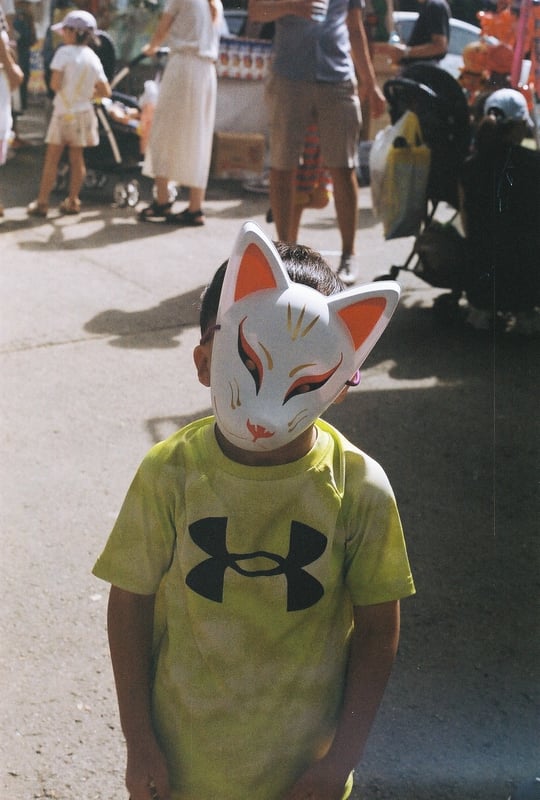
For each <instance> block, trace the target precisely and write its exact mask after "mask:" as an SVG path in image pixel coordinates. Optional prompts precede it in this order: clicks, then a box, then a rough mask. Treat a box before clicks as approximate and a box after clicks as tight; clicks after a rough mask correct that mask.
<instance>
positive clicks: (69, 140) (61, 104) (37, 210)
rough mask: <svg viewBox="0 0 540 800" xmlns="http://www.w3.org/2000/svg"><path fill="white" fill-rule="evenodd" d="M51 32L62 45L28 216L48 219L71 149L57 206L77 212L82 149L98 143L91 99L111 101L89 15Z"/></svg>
mask: <svg viewBox="0 0 540 800" xmlns="http://www.w3.org/2000/svg"><path fill="white" fill-rule="evenodd" d="M52 29H53V30H59V31H60V32H61V34H62V38H63V40H64V46H62V47H59V48H58V50H57V51H56V53H55V54H54V57H53V60H52V61H51V88H52V90H53V91H54V92H55V97H54V102H53V114H52V117H51V122H50V124H49V129H48V131H47V136H46V137H45V142H46V143H47V151H46V153H45V163H44V165H43V172H42V175H41V184H40V188H39V194H38V197H37V200H34V201H33V202H32V203H30V205H29V206H28V208H27V213H28V214H29V215H30V216H32V217H46V216H47V213H48V210H49V195H50V193H51V191H52V189H53V187H54V184H55V181H56V174H57V170H58V164H59V162H60V158H61V156H62V153H63V152H64V149H65V148H66V147H68V148H69V166H70V173H69V196H68V197H66V199H65V200H63V201H62V202H61V203H60V211H61V212H62V213H64V214H78V213H79V211H80V209H81V202H80V200H79V192H80V190H81V187H82V185H83V182H84V178H85V175H86V167H85V163H84V153H83V148H84V147H95V146H96V145H97V144H98V142H99V134H98V124H97V118H96V115H95V113H94V109H93V107H92V100H93V99H94V98H95V97H110V96H111V87H110V85H109V82H108V80H107V78H106V76H105V72H104V70H103V66H102V64H101V61H100V60H99V58H98V57H97V55H96V54H95V53H94V52H93V50H91V49H90V47H88V42H90V41H91V39H92V38H93V37H94V35H95V33H96V30H97V25H96V20H95V19H94V17H93V16H92V14H90V13H88V11H78V10H77V11H70V12H69V14H68V15H67V16H66V17H64V19H63V20H62V22H59V23H57V24H56V25H53V26H52Z"/></svg>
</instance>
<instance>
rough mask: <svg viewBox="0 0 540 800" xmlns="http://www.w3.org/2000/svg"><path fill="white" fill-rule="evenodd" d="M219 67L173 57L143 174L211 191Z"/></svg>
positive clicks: (182, 55)
mask: <svg viewBox="0 0 540 800" xmlns="http://www.w3.org/2000/svg"><path fill="white" fill-rule="evenodd" d="M216 95H217V75H216V67H215V64H214V62H213V61H210V60H209V59H204V58H199V57H198V56H196V55H194V54H192V53H172V54H171V55H170V56H169V59H168V61H167V66H166V68H165V72H164V74H163V79H162V81H161V84H160V87H159V97H158V102H157V106H156V110H155V113H154V119H153V122H152V130H151V132H150V140H149V143H148V148H147V151H146V157H145V160H144V167H143V173H144V174H145V175H149V176H150V177H155V176H156V175H158V176H160V177H164V178H167V179H168V180H170V181H173V182H174V183H176V184H178V185H179V186H189V187H194V188H198V189H205V188H206V184H207V182H208V173H209V171H210V159H211V156H212V138H213V135H214V123H215V119H216Z"/></svg>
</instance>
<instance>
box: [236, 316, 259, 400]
mask: <svg viewBox="0 0 540 800" xmlns="http://www.w3.org/2000/svg"><path fill="white" fill-rule="evenodd" d="M245 321H246V317H244V319H243V320H242V322H241V323H240V325H239V326H238V355H239V356H240V360H241V361H242V364H243V365H244V366H245V368H246V369H247V371H248V372H249V374H250V375H251V377H252V378H253V381H254V383H255V391H256V393H257V394H259V391H260V388H261V383H262V379H263V373H264V369H263V365H262V361H261V359H260V358H259V356H258V355H257V353H256V352H255V350H254V349H253V348H252V347H251V345H250V344H249V342H248V340H247V339H246V337H245V334H244V322H245Z"/></svg>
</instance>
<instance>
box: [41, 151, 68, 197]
mask: <svg viewBox="0 0 540 800" xmlns="http://www.w3.org/2000/svg"><path fill="white" fill-rule="evenodd" d="M63 152H64V145H63V144H48V145H47V150H46V151H45V162H44V164H43V172H42V173H41V183H40V185H39V195H38V199H37V202H38V204H39V205H40V206H43V207H47V206H48V205H49V195H50V194H51V192H52V190H53V187H54V184H55V183H56V175H57V172H58V164H59V162H60V158H61V156H62V153H63Z"/></svg>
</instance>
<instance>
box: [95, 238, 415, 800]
mask: <svg viewBox="0 0 540 800" xmlns="http://www.w3.org/2000/svg"><path fill="white" fill-rule="evenodd" d="M276 247H277V249H276ZM276 247H274V245H272V243H271V242H269V241H268V239H266V237H265V236H264V234H263V233H262V231H260V230H259V229H258V228H257V226H256V225H255V224H254V223H246V224H245V225H244V226H243V229H242V231H241V233H240V235H239V237H238V239H237V242H236V245H235V248H234V250H233V254H232V256H231V258H230V260H229V262H228V264H227V263H226V264H224V265H222V266H221V267H220V269H219V270H218V271H217V272H216V274H215V276H214V279H213V280H212V283H211V284H210V286H209V287H208V289H207V290H206V292H205V294H204V296H203V300H202V307H201V314H200V323H201V333H202V338H201V341H200V344H199V345H198V346H197V347H196V348H195V350H194V361H195V365H196V369H197V374H198V378H199V381H200V382H201V383H202V384H203V385H204V386H208V387H209V388H210V390H211V395H212V404H213V407H214V412H215V413H214V416H213V417H208V418H206V419H201V420H198V421H196V422H193V423H191V424H190V425H187V426H186V427H185V428H183V429H181V430H180V431H178V432H177V433H176V434H173V435H172V436H171V437H170V438H169V439H167V440H166V441H165V442H161V443H160V444H158V445H156V446H155V447H154V448H152V450H151V451H150V453H149V454H148V455H147V457H146V458H145V459H144V461H143V463H142V465H141V467H140V468H139V471H138V472H137V475H136V477H135V479H134V481H133V483H132V485H131V488H130V489H129V491H128V494H127V497H126V499H125V501H124V505H123V507H122V510H121V512H120V515H119V517H118V520H117V522H116V524H115V526H114V529H113V531H112V533H111V535H110V538H109V541H108V543H107V545H106V547H105V550H104V552H103V553H102V555H101V556H100V558H99V559H98V561H97V563H96V565H95V567H94V574H95V575H97V576H98V577H100V578H102V579H104V580H106V581H109V582H110V583H111V584H112V586H111V591H110V597H109V611H108V629H109V642H110V648H111V657H112V663H113V669H114V675H115V682H116V688H117V694H118V702H119V708H120V718H121V723H122V729H123V732H124V734H125V737H126V743H127V771H126V785H127V788H128V791H129V793H130V796H131V800H149V798H153V799H154V800H155V799H156V798H159V800H215V798H218V797H219V798H221V799H222V800H248V799H249V800H302V799H306V800H307V798H311V800H342V799H343V798H346V797H348V796H349V794H350V791H351V787H352V771H353V770H354V768H355V766H356V765H357V764H358V762H359V760H360V758H361V756H362V752H363V749H364V746H365V744H366V740H367V737H368V733H369V730H370V727H371V725H372V723H373V720H374V717H375V714H376V712H377V708H378V706H379V703H380V701H381V698H382V696H383V692H384V689H385V686H386V683H387V680H388V676H389V673H390V670H391V666H392V663H393V660H394V657H395V653H396V649H397V642H398V638H399V599H400V598H402V597H406V596H408V595H411V594H413V592H414V587H413V582H412V577H411V574H410V569H409V564H408V560H407V555H406V550H405V544H404V540H403V534H402V530H401V524H400V520H399V516H398V511H397V508H396V503H395V499H394V495H393V493H392V490H391V488H390V485H389V483H388V479H387V478H386V476H385V474H384V472H383V471H382V469H381V468H380V467H379V466H378V464H376V463H375V462H374V461H373V460H372V459H371V458H369V457H368V456H367V455H365V454H364V453H362V452H361V451H360V450H358V449H357V448H356V447H354V445H352V444H351V443H350V442H348V441H347V440H346V439H345V438H344V437H343V436H342V435H341V434H340V433H339V432H338V431H337V430H336V429H335V428H333V427H332V426H330V425H329V424H327V423H325V422H323V421H322V420H320V419H319V415H320V413H322V411H324V410H325V409H326V408H327V407H328V406H329V405H330V404H331V403H332V402H333V401H334V400H337V399H339V398H341V397H342V396H344V394H345V393H346V391H347V388H348V385H356V384H357V383H358V376H357V374H356V372H355V371H357V370H358V368H359V366H360V364H361V363H362V361H363V360H364V359H365V358H366V357H367V355H368V353H369V352H370V350H371V348H372V347H373V346H374V344H375V342H376V340H377V339H378V338H379V336H380V335H381V333H382V331H383V329H384V328H385V327H386V325H387V323H388V321H389V319H390V316H391V315H392V312H393V310H394V308H395V306H396V304H397V299H398V295H399V291H398V288H397V284H395V283H393V282H391V281H389V282H387V283H383V282H381V283H376V284H370V285H368V286H365V287H361V288H358V289H354V290H350V291H342V289H343V284H342V283H341V282H340V280H339V278H337V277H336V276H335V275H334V273H333V272H332V270H331V269H330V267H329V266H328V264H327V263H326V262H325V261H324V260H323V259H322V258H321V257H320V255H319V254H318V253H315V252H314V251H312V250H310V249H308V248H305V247H301V246H297V245H284V244H278V245H277V246H276ZM353 374H354V378H353V379H351V375H353Z"/></svg>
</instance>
